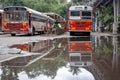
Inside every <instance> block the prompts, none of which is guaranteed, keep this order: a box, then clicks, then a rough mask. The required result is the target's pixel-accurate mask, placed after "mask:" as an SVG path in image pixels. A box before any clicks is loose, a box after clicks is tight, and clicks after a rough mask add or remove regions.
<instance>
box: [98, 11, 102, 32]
mask: <svg viewBox="0 0 120 80" xmlns="http://www.w3.org/2000/svg"><path fill="white" fill-rule="evenodd" d="M100 14H101V13H100V9H98V15H100ZM101 27H102V21H99V22H98V32H100V31H101V29H100V28H101Z"/></svg>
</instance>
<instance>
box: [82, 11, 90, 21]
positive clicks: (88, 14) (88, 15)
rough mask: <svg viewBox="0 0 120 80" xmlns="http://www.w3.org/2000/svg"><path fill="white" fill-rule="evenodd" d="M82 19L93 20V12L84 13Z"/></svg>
mask: <svg viewBox="0 0 120 80" xmlns="http://www.w3.org/2000/svg"><path fill="white" fill-rule="evenodd" d="M82 19H91V12H89V11H82Z"/></svg>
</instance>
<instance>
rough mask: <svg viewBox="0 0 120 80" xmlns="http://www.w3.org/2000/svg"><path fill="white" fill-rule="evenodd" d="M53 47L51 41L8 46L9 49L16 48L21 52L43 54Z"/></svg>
mask: <svg viewBox="0 0 120 80" xmlns="http://www.w3.org/2000/svg"><path fill="white" fill-rule="evenodd" d="M52 47H53V45H52V41H51V40H44V41H38V42H29V43H25V44H15V45H12V46H10V48H18V49H21V50H23V51H27V52H33V53H42V52H43V53H45V52H47V51H49V50H50V49H51V48H52Z"/></svg>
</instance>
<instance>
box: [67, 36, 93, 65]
mask: <svg viewBox="0 0 120 80" xmlns="http://www.w3.org/2000/svg"><path fill="white" fill-rule="evenodd" d="M68 45H69V48H68V61H69V63H70V66H78V67H79V66H90V65H91V64H92V42H91V41H90V37H71V38H70V39H69V41H68Z"/></svg>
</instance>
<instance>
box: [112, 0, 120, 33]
mask: <svg viewBox="0 0 120 80" xmlns="http://www.w3.org/2000/svg"><path fill="white" fill-rule="evenodd" d="M113 7H114V8H113V9H114V24H113V34H117V27H118V11H119V8H118V7H119V1H118V0H113Z"/></svg>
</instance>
